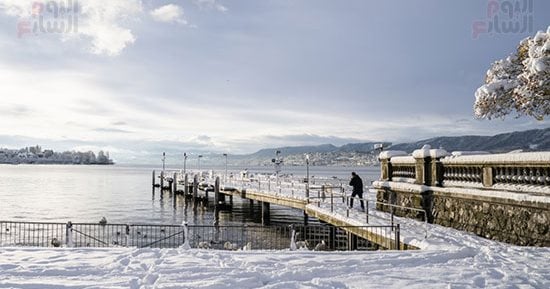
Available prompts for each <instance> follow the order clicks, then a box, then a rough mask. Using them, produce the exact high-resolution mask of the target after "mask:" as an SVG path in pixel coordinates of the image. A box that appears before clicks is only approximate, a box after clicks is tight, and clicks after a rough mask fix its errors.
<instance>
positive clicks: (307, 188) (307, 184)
mask: <svg viewBox="0 0 550 289" xmlns="http://www.w3.org/2000/svg"><path fill="white" fill-rule="evenodd" d="M306 199H307V200H308V202H309V154H306Z"/></svg>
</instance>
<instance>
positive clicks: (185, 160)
mask: <svg viewBox="0 0 550 289" xmlns="http://www.w3.org/2000/svg"><path fill="white" fill-rule="evenodd" d="M186 171H187V153H183V173H184V174H185V173H186Z"/></svg>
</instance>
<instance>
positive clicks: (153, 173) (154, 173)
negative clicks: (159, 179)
mask: <svg viewBox="0 0 550 289" xmlns="http://www.w3.org/2000/svg"><path fill="white" fill-rule="evenodd" d="M154 187H155V170H153V188H154Z"/></svg>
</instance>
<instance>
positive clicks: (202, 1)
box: [193, 0, 228, 12]
mask: <svg viewBox="0 0 550 289" xmlns="http://www.w3.org/2000/svg"><path fill="white" fill-rule="evenodd" d="M193 2H194V3H195V5H197V6H199V8H201V9H214V10H218V11H220V12H226V11H227V10H228V9H227V7H225V6H223V5H222V4H220V3H219V2H218V1H217V0H195V1H193Z"/></svg>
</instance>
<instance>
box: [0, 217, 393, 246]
mask: <svg viewBox="0 0 550 289" xmlns="http://www.w3.org/2000/svg"><path fill="white" fill-rule="evenodd" d="M398 228H399V225H395V226H345V227H335V226H328V225H327V226H323V225H307V226H304V225H292V226H287V225H283V226H247V225H243V226H206V225H189V226H187V228H185V226H179V225H146V224H137V225H131V224H98V223H71V222H68V223H42V222H14V221H0V246H33V247H152V248H176V247H179V246H182V245H183V244H184V243H185V242H186V240H187V242H188V243H189V245H190V246H191V247H192V248H202V249H225V250H249V249H251V250H267V249H270V250H271V249H275V250H282V249H288V248H290V242H291V240H292V235H294V241H295V242H297V244H301V245H303V246H304V247H305V248H304V249H309V250H313V249H315V248H316V247H317V249H319V250H375V249H378V248H379V247H382V248H387V249H395V248H399V229H398ZM186 230H187V232H188V235H187V236H185V232H186ZM358 230H359V231H362V230H363V231H365V230H367V231H369V232H371V233H374V234H376V236H378V237H379V238H380V239H381V240H383V241H379V240H376V242H373V241H369V240H366V239H363V238H361V237H358V236H357V235H355V234H352V233H350V232H351V231H358ZM293 232H294V234H293Z"/></svg>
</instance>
